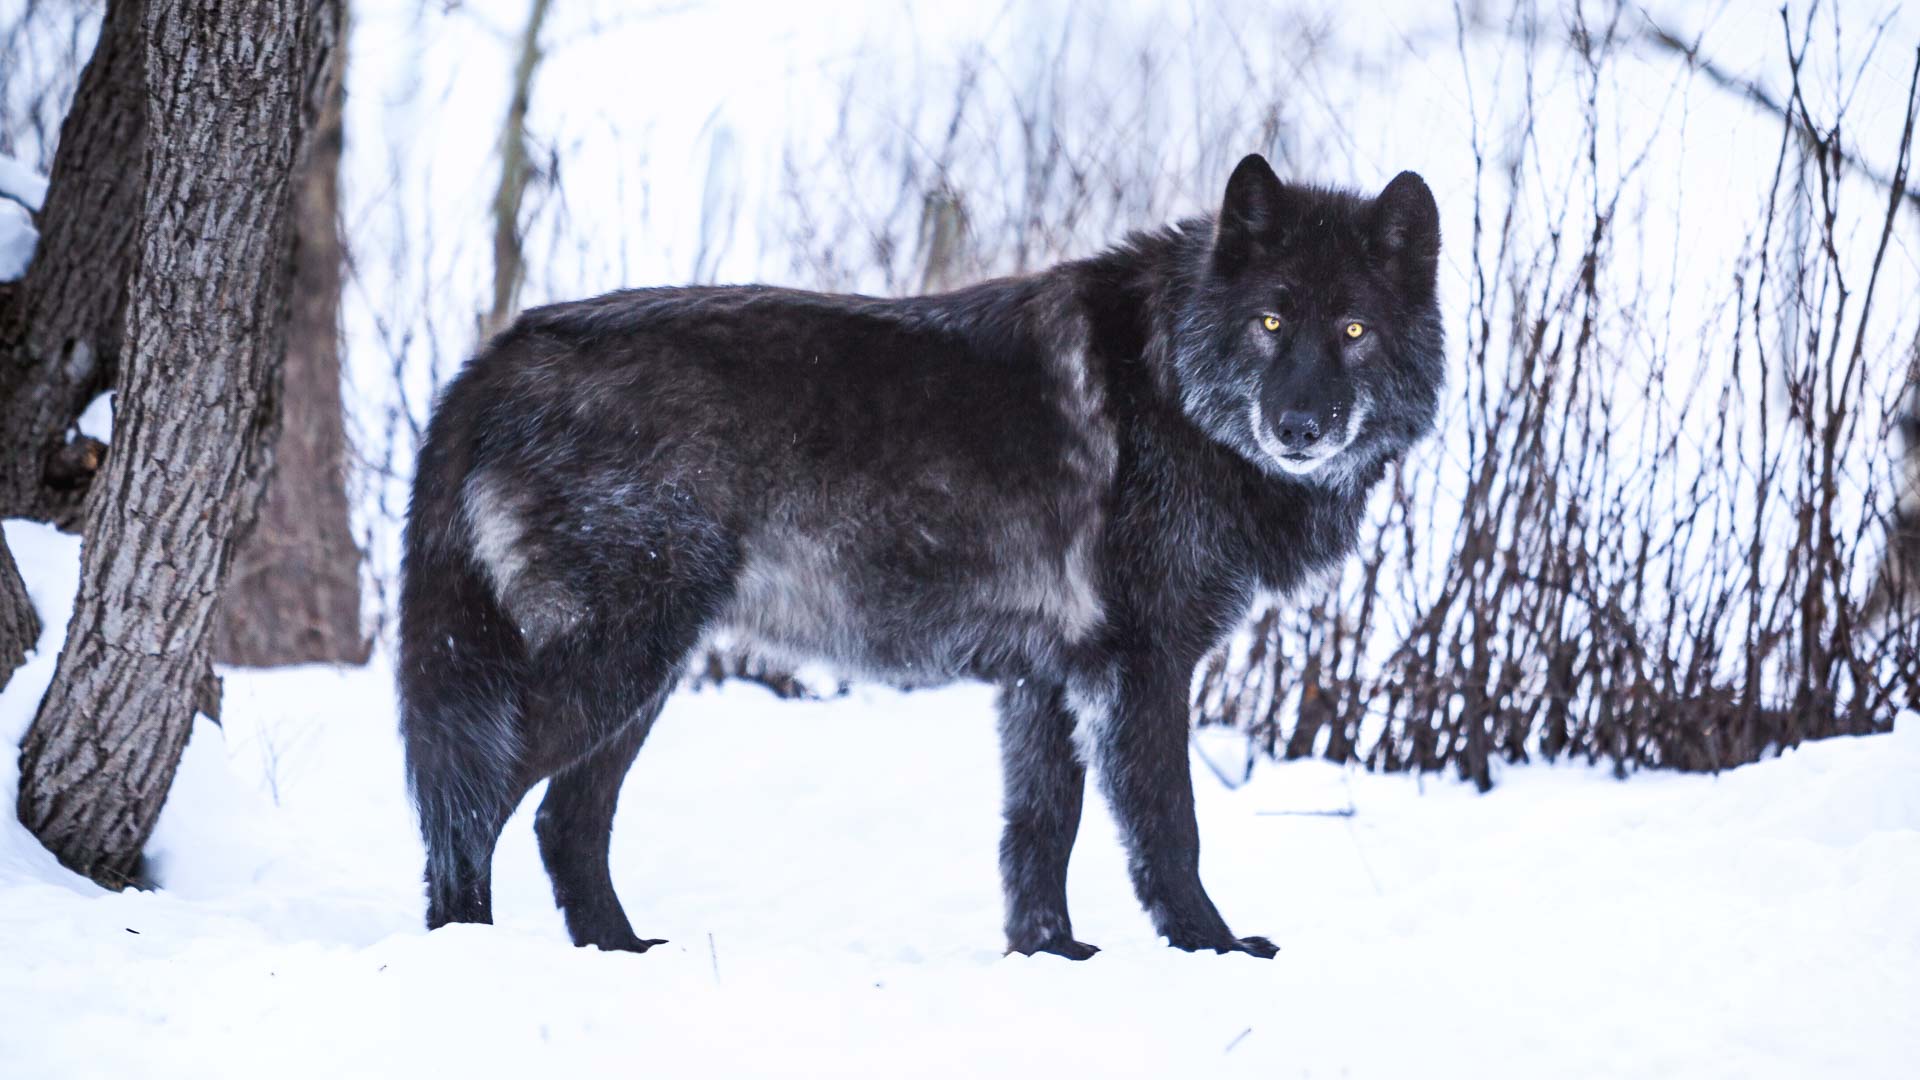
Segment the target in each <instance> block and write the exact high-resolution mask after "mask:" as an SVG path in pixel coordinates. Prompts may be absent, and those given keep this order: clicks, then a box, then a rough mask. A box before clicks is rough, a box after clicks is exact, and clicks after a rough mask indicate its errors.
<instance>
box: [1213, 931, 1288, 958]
mask: <svg viewBox="0 0 1920 1080" xmlns="http://www.w3.org/2000/svg"><path fill="white" fill-rule="evenodd" d="M1219 951H1220V952H1223V953H1227V952H1243V953H1246V954H1247V955H1248V956H1257V957H1259V958H1260V959H1262V960H1271V959H1273V958H1274V957H1275V956H1278V955H1279V954H1280V946H1278V945H1275V944H1274V943H1273V942H1271V941H1268V940H1267V939H1266V938H1263V937H1243V938H1235V939H1234V942H1233V944H1231V945H1229V946H1227V947H1226V948H1224V949H1220V950H1219Z"/></svg>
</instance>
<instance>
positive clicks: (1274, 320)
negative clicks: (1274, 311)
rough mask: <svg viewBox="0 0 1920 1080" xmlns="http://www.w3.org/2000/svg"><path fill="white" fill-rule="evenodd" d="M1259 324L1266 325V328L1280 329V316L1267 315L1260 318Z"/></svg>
mask: <svg viewBox="0 0 1920 1080" xmlns="http://www.w3.org/2000/svg"><path fill="white" fill-rule="evenodd" d="M1260 325H1261V326H1264V327H1266V328H1267V329H1268V330H1278V329H1280V317H1279V316H1277V315H1269V316H1267V317H1266V318H1264V319H1261V320H1260Z"/></svg>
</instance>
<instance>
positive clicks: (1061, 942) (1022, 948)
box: [1007, 938, 1100, 960]
mask: <svg viewBox="0 0 1920 1080" xmlns="http://www.w3.org/2000/svg"><path fill="white" fill-rule="evenodd" d="M1007 951H1008V952H1010V953H1019V954H1021V955H1022V956H1032V955H1033V954H1034V953H1052V954H1053V955H1055V956H1064V957H1066V958H1067V959H1069V960H1085V959H1086V958H1088V957H1090V956H1092V955H1093V954H1094V953H1097V952H1099V951H1100V947H1099V946H1097V945H1089V944H1087V943H1086V942H1084V941H1075V940H1073V939H1072V938H1050V939H1048V940H1046V941H1042V942H1038V943H1036V944H1032V945H1011V946H1008V948H1007Z"/></svg>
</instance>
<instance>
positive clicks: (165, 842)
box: [0, 522, 1920, 1078]
mask: <svg viewBox="0 0 1920 1080" xmlns="http://www.w3.org/2000/svg"><path fill="white" fill-rule="evenodd" d="M6 538H7V541H8V543H9V545H10V546H11V547H12V549H13V550H14V552H15V553H16V555H17V556H18V557H19V558H20V560H21V562H22V564H23V567H24V568H25V572H26V574H27V578H28V581H29V583H30V585H31V587H32V590H33V593H34V598H35V602H36V605H37V606H38V607H39V608H40V610H41V611H42V613H43V614H44V615H46V616H48V621H49V623H50V624H51V625H52V626H53V627H54V628H55V629H52V630H49V632H48V634H47V636H46V638H45V639H44V640H43V641H42V643H41V649H40V652H39V655H38V656H37V657H36V658H35V659H34V660H33V661H32V662H31V663H30V664H29V665H28V667H26V668H24V669H23V670H22V671H21V672H20V674H19V675H18V676H16V678H15V679H14V680H13V682H12V684H11V685H10V686H9V687H8V688H7V690H6V692H5V694H4V695H0V745H6V746H12V745H14V744H15V743H16V742H17V740H18V737H19V734H20V733H21V731H23V730H24V728H25V725H26V724H27V722H28V720H29V719H30V718H31V712H32V708H33V704H34V702H35V701H36V700H37V699H38V697H39V695H40V692H41V688H42V687H43V686H44V684H45V682H46V680H47V678H48V677H49V676H50V674H51V670H52V666H53V658H54V652H55V651H56V649H57V644H58V629H57V628H58V626H59V624H60V623H61V622H62V621H63V619H64V615H65V610H64V609H65V607H66V605H67V604H68V603H69V599H68V598H70V597H71V596H72V593H73V587H74V584H75V575H76V573H77V551H78V545H77V542H76V541H75V540H73V539H72V538H70V537H63V536H60V535H58V534H55V533H53V532H52V531H51V530H48V529H45V528H44V527H41V526H37V525H31V524H28V523H24V522H8V523H7V525H6ZM226 678H227V684H226V685H227V691H226V700H225V703H224V709H225V713H226V727H225V729H224V730H222V729H221V728H217V727H214V726H213V725H211V724H208V723H205V722H204V721H203V722H201V723H200V725H199V726H198V727H197V728H196V730H195V732H194V736H193V741H192V743H191V745H190V746H189V747H188V749H187V756H186V760H185V762H184V764H183V766H182V769H181V772H180V776H179V779H178V781H177V783H176V784H175V787H174V794H173V798H172V800H171V802H170V803H169V804H168V807H167V810H166V813H165V815H164V816H163V818H162V820H161V824H160V828H159V830H158V833H157V834H156V836H155V837H154V842H153V846H152V850H153V854H154V856H155V860H156V865H157V871H158V875H159V877H160V879H161V881H162V882H163V883H164V885H165V888H164V889H163V890H162V891H158V892H151V893H127V894H110V893H105V892H102V891H100V890H99V889H96V888H95V887H93V886H92V885H90V884H88V883H86V882H85V881H83V880H81V879H79V878H77V877H75V876H73V875H71V874H68V873H67V872H65V871H64V870H62V869H60V868H59V867H58V866H57V865H56V864H55V863H54V862H53V860H52V858H51V857H50V856H49V855H47V854H46V852H45V851H44V850H43V849H41V848H40V847H39V846H38V845H37V844H36V843H35V842H34V840H33V839H32V837H30V836H29V835H27V834H26V833H25V832H24V831H23V830H22V829H21V828H20V826H19V825H18V824H17V823H15V822H14V821H13V820H12V816H11V815H10V814H9V815H0V958H4V959H0V1062H4V1063H5V1064H4V1066H0V1073H4V1074H5V1075H6V1076H8V1077H22V1078H25V1077H45V1076H96V1075H97V1076H127V1075H134V1076H263V1075H291V1076H372V1075H396V1076H397V1075H411V1076H439V1075H469V1076H495V1075H499V1076H514V1075H557V1074H561V1073H562V1071H563V1070H568V1069H576V1070H579V1072H580V1073H581V1074H584V1075H603V1074H614V1075H629V1074H641V1073H645V1074H649V1075H660V1076H725V1075H773V1074H780V1075H832V1076H848V1075H851V1076H889V1077H892V1076H916V1077H917V1076H973V1075H980V1074H982V1073H987V1072H992V1073H994V1074H997V1075H1002V1076H1026V1075H1073V1076H1174V1075H1215V1074H1218V1075H1228V1076H1258V1077H1281V1076H1347V1077H1372V1076H1381V1077H1401V1076H1455V1075H1475V1076H1524V1077H1538V1076H1686V1077H1702V1076H1742V1077H1754V1076H1782V1077H1789V1076H1791V1077H1806V1076H1849V1077H1863V1076H1885V1077H1895V1076H1912V1075H1914V1070H1915V1065H1916V1062H1920V1021H1916V1017H1920V920H1916V919H1915V917H1914V912H1915V911H1916V909H1920V783H1917V782H1916V779H1917V778H1920V728H1916V727H1913V726H1908V727H1905V728H1902V729H1901V730H1899V731H1897V732H1895V733H1894V734H1892V735H1887V736H1877V737H1873V738H1868V739H1856V740H1842V741H1831V742H1825V743H1820V744H1815V745H1810V746H1806V747H1803V748H1801V749H1799V750H1797V751H1794V752H1792V753H1789V754H1788V755H1786V756H1785V757H1784V758H1783V759H1780V760H1776V761H1769V762H1766V763H1763V764H1760V765H1755V766H1751V767H1748V768H1743V769H1740V770H1737V771H1734V772H1731V773H1728V774H1725V775H1722V776H1720V777H1717V778H1716V777H1704V776H1673V775H1662V774H1643V775H1640V776H1637V777H1635V778H1633V779H1632V780H1630V781H1628V782H1625V783H1620V782H1616V781H1614V780H1612V779H1610V778H1608V777H1607V776H1606V775H1604V774H1603V773H1601V772H1599V771H1595V770H1589V769H1585V768H1570V767H1532V768H1522V769H1512V770H1509V771H1508V772H1506V773H1505V775H1504V776H1503V777H1502V778H1501V783H1500V786H1499V787H1498V788H1496V789H1495V790H1494V792H1493V793H1492V794H1490V795H1487V796H1484V797H1480V796H1476V795H1474V794H1473V793H1472V791H1471V789H1470V788H1468V787H1466V786H1464V785H1461V784H1458V783H1455V782H1452V781H1450V780H1436V779H1429V780H1427V781H1426V782H1425V784H1424V785H1422V784H1420V783H1418V782H1416V781H1415V780H1413V779H1411V778H1406V777H1380V776H1370V775H1368V774H1366V773H1353V774H1347V773H1344V772H1342V771H1340V770H1338V769H1334V768H1332V767H1330V766H1325V765H1322V764H1318V763H1313V764H1300V765H1290V766H1285V767H1280V766H1274V767H1266V768H1263V769H1262V770H1260V771H1259V773H1258V774H1257V775H1256V777H1255V778H1254V781H1253V782H1252V783H1251V784H1249V785H1248V786H1246V787H1244V788H1242V789H1240V790H1239V791H1234V792H1229V791H1227V790H1225V789H1224V788H1222V787H1221V786H1220V785H1219V784H1217V783H1216V782H1215V781H1214V780H1213V779H1212V778H1211V777H1209V776H1207V775H1205V774H1204V773H1202V774H1201V775H1199V776H1198V778H1197V784H1198V789H1199V796H1200V815H1201V829H1202V835H1203V837H1204V840H1205V844H1206V852H1205V858H1204V860H1203V863H1204V871H1205V874H1206V878H1207V881H1208V884H1209V886H1210V887H1211V889H1212V891H1213V893H1214V895H1215V897H1216V899H1217V900H1219V902H1220V903H1221V905H1222V907H1223V909H1224V911H1225V913H1226V914H1227V916H1228V918H1229V920H1230V921H1231V922H1232V924H1233V925H1234V926H1235V928H1236V929H1238V930H1239V931H1240V932H1242V933H1262V934H1269V935H1272V936H1273V938H1274V940H1276V941H1278V942H1280V943H1281V944H1282V946H1283V951H1282V952H1281V954H1280V957H1279V958H1278V959H1277V960H1274V961H1260V960H1255V959H1253V958H1250V957H1245V956H1225V957H1221V956H1211V955H1203V956H1193V955H1187V954H1183V953H1178V952H1174V951H1172V950H1170V949H1167V948H1165V947H1163V946H1162V945H1160V944H1159V943H1158V942H1157V941H1156V940H1155V938H1154V936H1153V933H1152V930H1151V929H1150V927H1149V926H1148V925H1147V922H1146V920H1145V917H1144V916H1143V915H1142V914H1141V913H1140V912H1139V910H1138V909H1137V908H1136V907H1135V905H1134V902H1133V899H1132V896H1131V895H1130V892H1129V890H1128V887H1127V883H1126V876H1125V869H1124V863H1123V858H1122V855H1121V852H1120V849H1119V846H1118V844H1117V842H1116V839H1115V831H1114V828H1113V825H1112V822H1111V821H1110V819H1109V818H1107V816H1106V814H1105V812H1104V809H1103V808H1101V807H1100V806H1099V800H1098V798H1097V797H1095V798H1093V799H1092V800H1090V803H1089V811H1090V812H1089V815H1088V818H1087V821H1086V823H1085V826H1084V828H1083V832H1082V840H1081V844H1080V847H1079V849H1078V850H1077V852H1076V858H1075V861H1074V864H1073V874H1072V881H1071V892H1072V897H1073V902H1074V914H1075V919H1076V928H1077V930H1078V931H1079V936H1080V937H1082V938H1083V939H1086V940H1090V941H1093V942H1095V943H1097V944H1099V945H1101V946H1103V947H1104V949H1105V950H1106V951H1104V952H1102V953H1101V954H1100V955H1099V956H1097V957H1095V958H1094V959H1093V960H1091V961H1089V962H1087V963H1084V964H1073V963H1070V962H1068V961H1065V960H1059V959H1056V958H1052V957H1040V958H1032V959H1027V958H1021V957H1003V956H1001V955H1000V954H999V947H1000V931H999V916H1000V901H999V888H998V884H997V881H996V878H995V870H994V863H995V845H996V841H997V835H998V813H997V806H998V778H997V765H996V754H995V747H994V738H993V724H992V719H991V701H992V697H991V693H990V692H989V691H988V690H986V689H984V688H979V687H958V688H954V689H949V690H943V691H937V692H921V693H914V694H896V693H891V692H883V691H877V690H865V691H859V692H856V693H855V695H854V696H852V697H850V698H847V699H844V700H841V701H834V702H826V703H819V704H788V703H781V702H777V701H775V700H773V699H772V698H770V697H769V696H767V695H766V694H764V693H763V692H761V691H759V690H757V689H752V688H747V687H732V688H728V689H726V690H724V691H722V692H707V693H698V694H682V695H681V696H680V697H678V698H676V699H675V700H674V702H673V703H672V704H671V705H670V706H669V707H668V709H667V711H666V714H665V715H664V717H663V718H662V720H661V722H660V724H659V727H658V728H657V730H656V732H655V735H654V737H653V740H652V742H651V744H650V745H649V746H648V747H647V750H646V752H645V753H643V754H642V755H641V757H640V762H639V764H638V766H637V767H636V768H635V770H634V772H633V774H632V777H631V779H630V781H629V783H628V785H627V788H626V798H625V802H624V804H623V805H622V807H621V814H620V818H619V821H618V824H617V828H616V831H615V835H614V843H615V854H614V876H615V879H616V882H617V884H618V886H619V888H620V891H621V895H622V896H623V898H624V900H625V902H626V906H627V908H628V911H629V912H630V914H631V915H632V916H633V919H634V922H635V924H636V926H637V928H638V929H639V930H640V931H642V932H643V933H645V934H649V935H654V936H660V937H665V938H668V939H670V944H668V945H666V946H662V947H659V948H656V949H655V950H654V951H652V952H651V953H648V954H647V955H645V956H629V955H614V954H602V953H599V952H592V951H583V950H577V949H574V948H572V947H571V946H570V945H569V944H568V943H567V941H566V937H565V932H564V930H563V928H562V926H561V923H560V920H559V917H558V915H557V914H556V913H555V912H554V910H553V906H552V903H551V899H550V897H549V895H548V892H547V884H546V879H545V877H544V875H543V874H542V872H541V869H540V866H539V858H538V855H537V853H536V851H535V849H534V844H533V836H532V830H531V820H530V815H531V808H532V806H533V805H534V803H535V801H536V800H537V798H538V794H539V793H538V792H537V791H536V792H535V794H534V795H533V796H532V797H530V799H529V801H528V803H527V808H526V809H525V810H524V811H523V812H522V813H521V814H520V816H519V817H517V818H516V819H515V820H514V821H513V822H512V823H511V824H510V825H509V826H508V828H507V833H506V836H505V839H504V840H503V842H502V845H501V849H500V854H499V859H498V862H497V864H496V869H495V889H496V901H495V907H496V911H497V914H498V918H499V920H500V922H499V924H498V925H496V926H492V927H454V928H449V929H446V930H442V931H439V932H435V933H431V934H429V933H427V932H425V931H424V930H423V929H422V928H421V925H420V914H421V900H420V894H419V887H418V873H419V865H420V846H419V841H418V839H417V838H416V836H415V833H414V827H413V821H412V817H411V814H410V811H409V809H408V806H407V803H406V797H405V793H404V787H403V782H402V778H401V770H400V753H399V744H398V740H397V738H396V735H395V730H394V718H393V706H392V693H391V689H390V681H389V671H388V669H387V667H386V665H385V663H384V662H383V661H379V660H376V661H375V662H374V663H373V664H372V665H370V666H368V667H367V668H365V669H363V670H335V669H326V668H308V669H289V670H282V671H270V672H228V673H227V675H226ZM16 783H17V774H16V772H15V762H14V758H13V755H12V754H11V753H8V754H0V800H3V801H4V802H5V803H6V804H7V805H9V806H10V805H11V804H12V801H13V798H14V793H15V785H16ZM1349 800H1351V805H1352V806H1353V807H1354V808H1355V812H1354V814H1353V816H1352V817H1351V818H1342V817H1333V816H1307V815H1276V814H1274V813H1272V812H1273V811H1287V810H1328V809H1338V808H1341V807H1344V806H1347V805H1348V804H1349Z"/></svg>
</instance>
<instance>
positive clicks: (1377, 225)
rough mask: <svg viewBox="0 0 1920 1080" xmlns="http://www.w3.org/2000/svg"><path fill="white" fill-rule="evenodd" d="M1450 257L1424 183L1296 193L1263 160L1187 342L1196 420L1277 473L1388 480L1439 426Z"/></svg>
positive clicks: (1187, 377) (1197, 271) (1183, 333)
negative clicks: (1442, 270) (1386, 472)
mask: <svg viewBox="0 0 1920 1080" xmlns="http://www.w3.org/2000/svg"><path fill="white" fill-rule="evenodd" d="M1439 253H1440V217H1439V211H1438V209H1437V208H1436V207H1435V205H1434V201H1433V194H1432V192H1430V191H1428V190H1427V185H1426V184H1425V183H1424V182H1423V181H1422V180H1421V179H1420V178H1419V177H1418V176H1416V175H1414V174H1413V173H1410V172H1403V173H1401V174H1400V175H1399V176H1396V177H1394V179H1393V182H1392V183H1390V184H1388V185H1387V186H1386V188H1385V190H1383V191H1381V192H1380V194H1379V195H1377V196H1374V197H1373V198H1367V197H1365V196H1363V195H1356V194H1352V193H1349V192H1340V191H1327V190H1322V189H1316V188H1307V187H1296V186H1292V185H1287V184H1282V183H1281V182H1280V180H1279V178H1278V177H1276V176H1275V175H1274V174H1273V170H1272V169H1271V168H1270V167H1268V165H1267V163H1266V161H1265V159H1263V158H1261V157H1260V156H1259V155H1258V154H1254V155H1249V156H1248V157H1247V158H1245V159H1244V160H1242V161H1241V162H1240V165H1239V167H1238V168H1236V169H1234V171H1233V177H1232V178H1231V179H1230V180H1228V181H1227V193H1226V198H1225V200H1224V201H1223V202H1222V204H1221V207H1220V214H1219V216H1218V218H1217V219H1216V220H1215V222H1214V229H1213V235H1212V242H1211V244H1210V245H1209V246H1208V247H1207V248H1206V250H1205V252H1204V254H1202V255H1200V256H1199V262H1200V265H1197V266H1194V267H1192V268H1191V270H1192V274H1193V277H1192V279H1191V281H1190V285H1191V287H1192V292H1191V294H1190V302H1189V303H1188V305H1187V307H1186V309H1185V311H1184V312H1183V314H1182V316H1181V318H1180V325H1179V328H1178V330H1177V331H1176V334H1175V338H1176V340H1175V348H1174V365H1175V369H1176V373H1177V377H1178V379H1179V383H1180V393H1181V398H1182V401H1183V403H1184V405H1185V407H1186V410H1187V412H1188V414H1189V415H1190V416H1191V417H1192V418H1193V419H1194V421H1195V422H1196V423H1198V424H1199V425H1200V426H1201V427H1202V428H1204V429H1205V430H1206V431H1207V432H1208V433H1209V434H1210V435H1212V436H1213V437H1214V438H1215V439H1217V440H1219V441H1220V442H1222V443H1225V444H1226V445H1228V446H1231V447H1233V448H1234V449H1235V450H1237V451H1238V452H1239V453H1240V454H1241V455H1243V456H1244V457H1246V458H1247V459H1248V460H1250V461H1252V462H1253V463H1255V464H1256V465H1259V466H1260V467H1261V468H1263V469H1265V470H1267V471H1269V472H1272V473H1275V474H1280V475H1286V476H1291V477H1294V478H1297V479H1301V480H1306V481H1309V482H1314V483H1320V484H1326V485H1328V486H1350V485H1352V484H1354V483H1355V482H1356V480H1363V479H1365V478H1371V477H1372V476H1377V475H1378V473H1377V468H1378V466H1379V465H1380V463H1381V462H1383V461H1385V460H1387V459H1389V458H1391V457H1393V456H1394V455H1396V454H1398V453H1399V452H1400V451H1402V450H1404V449H1406V448H1407V447H1408V446H1409V445H1411V444H1412V443H1414V442H1415V441H1417V440H1418V439H1420V438H1421V437H1422V436H1424V435H1426V433H1427V432H1428V431H1429V430H1430V429H1431V428H1432V426H1433V420H1434V414H1435V410H1436V408H1437V406H1438V401H1439V392H1440V386H1441V384H1442V382H1443V381H1444V356H1443V353H1444V342H1443V338H1442V333H1441V328H1440V315H1439V308H1438V305H1437V302H1436V300H1435V296H1434V285H1435V280H1434V279H1435V272H1436V266H1437V263H1438V259H1439Z"/></svg>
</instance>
